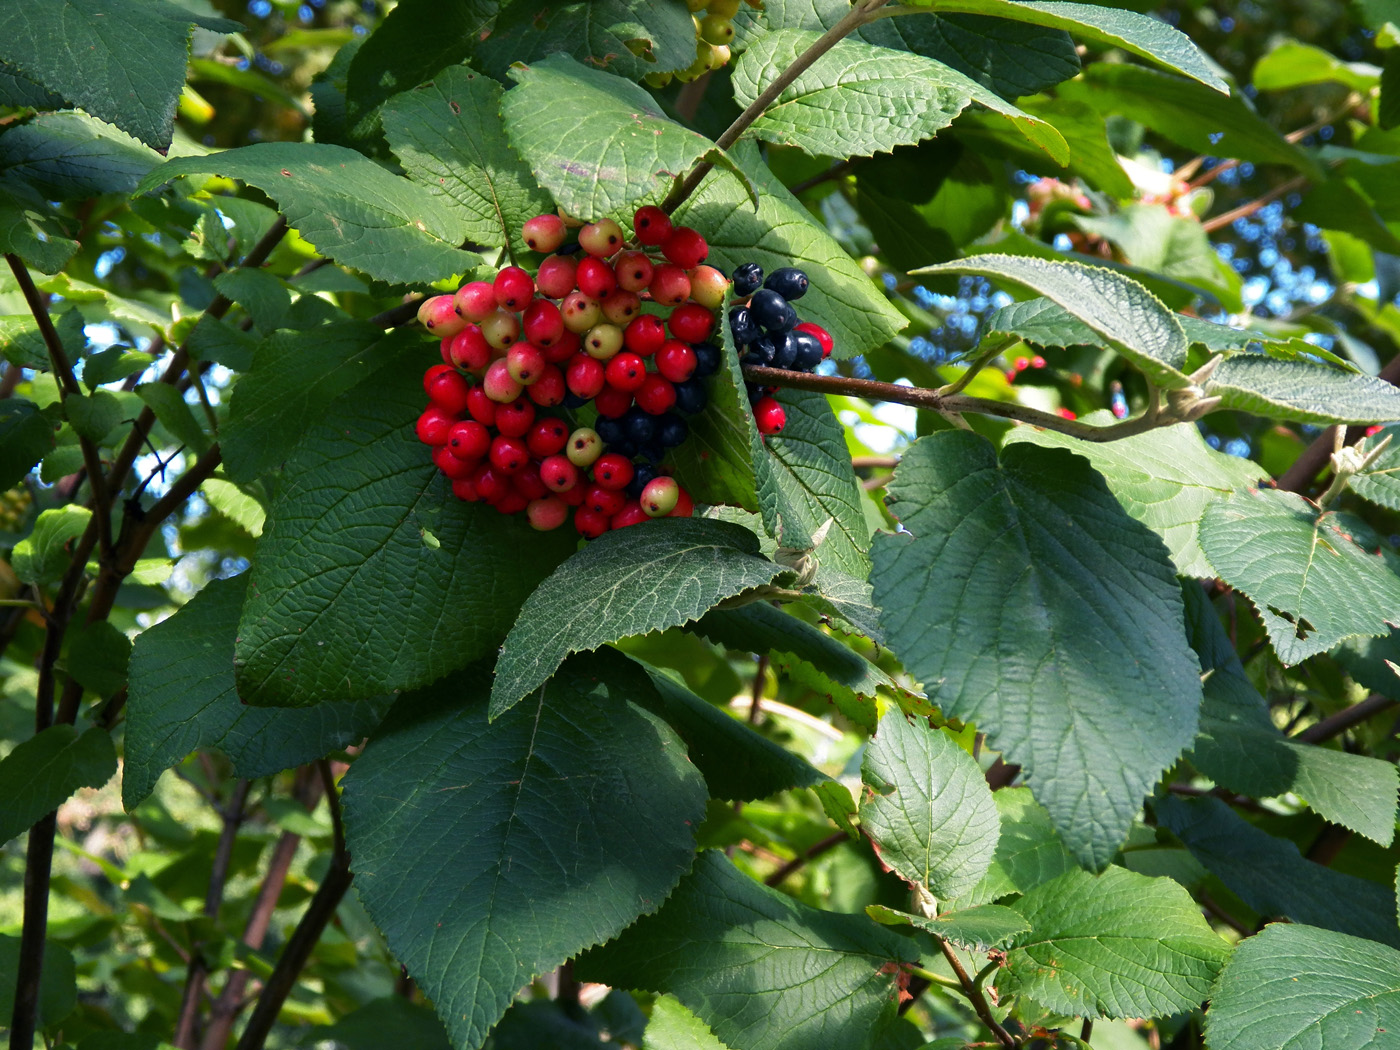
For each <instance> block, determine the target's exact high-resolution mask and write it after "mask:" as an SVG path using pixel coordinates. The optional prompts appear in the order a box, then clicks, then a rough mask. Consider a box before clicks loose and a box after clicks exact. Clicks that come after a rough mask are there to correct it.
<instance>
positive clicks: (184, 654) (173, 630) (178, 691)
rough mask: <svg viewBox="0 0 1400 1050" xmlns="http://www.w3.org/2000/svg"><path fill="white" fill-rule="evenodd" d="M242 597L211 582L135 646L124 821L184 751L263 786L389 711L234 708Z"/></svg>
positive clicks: (370, 703) (365, 705)
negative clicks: (221, 762) (202, 754)
mask: <svg viewBox="0 0 1400 1050" xmlns="http://www.w3.org/2000/svg"><path fill="white" fill-rule="evenodd" d="M205 484H206V485H207V484H210V483H209V482H205ZM247 591H248V576H247V574H244V575H242V576H236V577H234V578H233V579H230V580H214V581H212V582H211V583H209V584H208V585H207V586H206V587H205V588H204V590H202V591H200V592H199V594H197V595H195V597H194V599H193V600H192V601H190V602H189V604H187V605H185V606H184V607H183V608H181V609H180V611H179V612H178V613H176V614H175V615H174V616H172V617H170V618H169V619H167V620H163V621H161V622H160V623H158V624H156V625H155V626H154V627H151V628H149V629H148V630H146V631H143V632H142V633H141V634H140V635H139V636H137V639H136V645H135V648H134V649H133V651H132V654H131V667H130V678H131V684H130V688H129V692H130V696H129V698H128V700H127V705H126V765H125V766H124V768H123V773H122V802H123V804H124V805H125V807H126V809H127V810H128V811H130V810H132V809H134V808H135V807H136V805H137V804H138V803H140V802H141V800H142V799H144V798H145V797H146V796H147V795H149V794H150V793H151V791H152V790H153V789H154V788H155V784H156V780H157V778H158V777H159V776H160V775H161V773H162V772H164V771H165V770H167V769H169V768H170V767H171V766H173V765H176V764H177V763H178V762H179V761H180V760H181V759H183V758H184V757H185V756H186V755H188V754H190V753H191V752H192V751H202V750H206V749H211V748H212V749H214V750H216V751H220V752H222V753H223V754H224V755H226V756H228V759H229V761H230V762H232V764H233V773H234V775H235V776H239V777H248V778H253V777H265V776H269V775H271V774H273V773H280V772H281V771H282V770H284V769H291V768H292V767H294V766H299V765H301V764H303V763H305V762H310V761H312V760H314V759H317V758H321V757H322V756H324V755H325V754H326V753H327V752H330V751H334V750H336V749H337V748H343V747H349V746H351V745H353V744H357V743H359V742H360V740H362V739H363V738H364V736H365V734H366V733H368V732H369V731H370V730H371V729H373V728H374V727H375V725H376V724H378V722H379V719H380V718H381V717H382V715H383V714H384V712H385V711H386V710H388V707H389V703H390V702H391V700H392V698H389V697H376V698H374V699H371V700H362V701H358V702H355V703H335V702H332V701H328V702H326V703H321V704H315V705H314V706H311V707H306V708H295V709H289V708H262V707H250V706H248V705H247V704H244V703H243V702H242V701H241V700H239V698H238V691H237V689H236V688H235V685H234V674H233V649H234V639H235V636H236V635H237V632H238V617H239V613H240V611H241V610H242V608H243V602H244V599H245V597H246V595H247Z"/></svg>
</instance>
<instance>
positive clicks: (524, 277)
mask: <svg viewBox="0 0 1400 1050" xmlns="http://www.w3.org/2000/svg"><path fill="white" fill-rule="evenodd" d="M493 287H494V289H495V292H496V304H497V305H498V306H499V307H500V308H501V309H502V310H510V311H512V312H513V313H519V312H520V311H521V310H523V309H525V306H526V305H527V304H528V303H529V302H530V299H531V297H533V296H534V294H535V282H534V281H533V280H531V278H530V275H529V274H528V273H526V272H525V271H524V270H522V269H521V268H520V267H518V266H507V267H505V268H504V269H503V270H501V272H500V273H498V274H496V280H495V283H494V285H493Z"/></svg>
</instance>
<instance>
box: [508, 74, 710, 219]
mask: <svg viewBox="0 0 1400 1050" xmlns="http://www.w3.org/2000/svg"><path fill="white" fill-rule="evenodd" d="M511 76H512V77H513V78H514V79H515V80H516V81H517V84H516V86H515V87H513V88H511V89H510V90H509V91H507V92H506V93H505V96H504V98H502V100H501V120H502V121H504V122H505V128H506V133H507V134H509V135H510V141H511V144H512V145H513V146H514V147H515V148H516V150H517V151H518V152H519V153H520V155H521V156H522V157H524V158H525V160H526V162H527V163H528V164H529V165H530V168H531V170H532V171H533V172H534V173H535V177H536V178H537V179H539V182H540V185H541V186H543V187H544V188H545V189H547V190H548V191H549V192H550V193H552V194H553V195H554V199H555V200H556V201H558V203H559V206H560V207H561V208H563V209H564V210H565V211H566V212H568V213H569V214H570V215H574V216H576V217H578V218H580V219H584V220H588V221H592V220H595V219H602V218H607V217H611V216H617V217H620V218H623V219H625V218H626V217H627V216H630V215H631V209H633V208H635V207H637V206H638V205H639V204H645V203H656V202H657V201H659V200H661V199H662V198H663V197H665V196H666V193H667V192H668V191H669V190H670V188H671V185H672V183H673V182H674V181H675V180H676V179H677V178H679V177H681V176H683V175H684V174H685V173H686V172H687V171H689V170H690V167H691V165H693V164H694V163H695V162H696V161H697V160H699V159H700V158H701V157H703V156H705V154H707V153H709V152H711V151H712V150H714V149H715V144H714V143H713V142H711V141H710V140H709V139H707V138H705V136H704V135H701V134H699V133H698V132H694V131H691V130H690V129H689V128H686V127H683V126H682V125H680V124H677V123H676V122H675V121H674V120H672V119H671V118H670V117H668V116H666V115H665V113H664V112H662V109H661V107H660V106H659V105H657V103H656V100H655V99H653V98H652V97H651V95H650V94H648V93H647V92H646V91H645V90H643V89H642V88H640V87H638V86H637V85H636V84H634V83H632V82H631V81H629V80H624V79H622V77H618V76H613V75H612V74H610V73H604V72H602V71H600V70H596V69H589V68H588V67H587V66H583V65H580V64H579V63H578V62H575V61H574V60H573V59H572V58H568V57H565V56H563V55H556V56H554V57H551V58H547V59H545V60H543V61H541V62H536V63H534V64H532V65H529V66H518V67H516V68H514V69H512V70H511Z"/></svg>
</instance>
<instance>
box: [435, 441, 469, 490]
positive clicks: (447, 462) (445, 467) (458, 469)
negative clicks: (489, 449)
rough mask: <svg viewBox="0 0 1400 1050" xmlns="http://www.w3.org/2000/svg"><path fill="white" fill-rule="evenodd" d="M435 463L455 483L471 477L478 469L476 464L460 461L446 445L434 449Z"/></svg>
mask: <svg viewBox="0 0 1400 1050" xmlns="http://www.w3.org/2000/svg"><path fill="white" fill-rule="evenodd" d="M433 462H434V463H436V464H437V468H438V470H440V471H442V472H443V473H444V474H446V475H447V476H448V477H449V478H451V479H452V480H453V481H457V480H459V479H461V478H466V477H470V476H471V473H472V471H474V470H475V469H476V464H475V463H474V462H468V461H467V460H465V459H458V458H457V457H456V456H454V455H453V454H452V450H451V449H449V448H448V447H447V446H446V445H438V446H437V447H436V448H434V449H433Z"/></svg>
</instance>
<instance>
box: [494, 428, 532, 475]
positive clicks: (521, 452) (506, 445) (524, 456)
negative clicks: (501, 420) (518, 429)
mask: <svg viewBox="0 0 1400 1050" xmlns="http://www.w3.org/2000/svg"><path fill="white" fill-rule="evenodd" d="M490 454H491V466H492V467H494V468H495V469H496V470H498V471H500V472H501V473H502V474H514V473H515V472H516V471H518V470H520V469H521V468H523V467H524V466H525V464H526V463H529V462H530V449H529V448H528V447H527V446H526V444H525V442H524V441H522V440H521V439H520V438H518V437H507V436H506V435H505V434H498V435H497V436H496V437H495V438H493V439H492V441H491V453H490Z"/></svg>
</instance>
